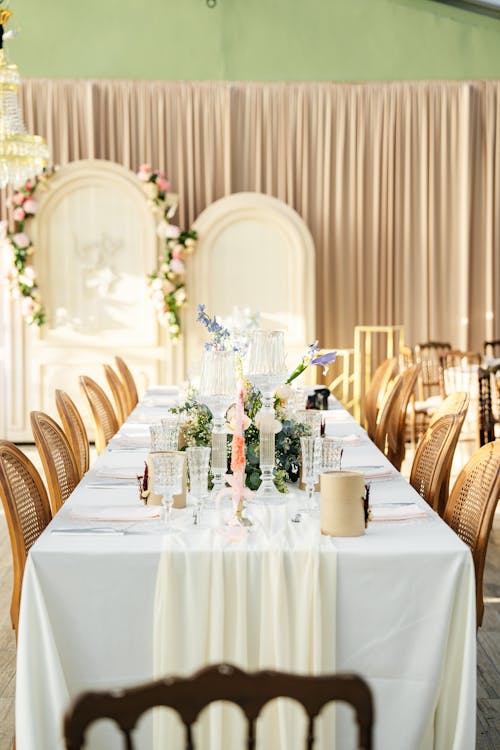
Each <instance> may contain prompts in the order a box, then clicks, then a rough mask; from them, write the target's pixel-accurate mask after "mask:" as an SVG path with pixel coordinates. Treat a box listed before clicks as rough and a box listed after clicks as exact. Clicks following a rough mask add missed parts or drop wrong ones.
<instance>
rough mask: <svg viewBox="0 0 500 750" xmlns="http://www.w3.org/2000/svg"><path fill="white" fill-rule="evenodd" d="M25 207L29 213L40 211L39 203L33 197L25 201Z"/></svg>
mask: <svg viewBox="0 0 500 750" xmlns="http://www.w3.org/2000/svg"><path fill="white" fill-rule="evenodd" d="M23 208H24V210H25V212H26V213H27V214H36V212H37V211H38V203H37V202H36V201H35V200H33V198H28V200H27V201H25V202H24V203H23Z"/></svg>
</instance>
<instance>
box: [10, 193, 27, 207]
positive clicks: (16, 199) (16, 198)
mask: <svg viewBox="0 0 500 750" xmlns="http://www.w3.org/2000/svg"><path fill="white" fill-rule="evenodd" d="M25 200H26V198H25V197H24V195H23V193H14V195H13V196H12V203H15V205H16V206H22V205H23V203H24V201H25Z"/></svg>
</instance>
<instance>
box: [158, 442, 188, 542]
mask: <svg viewBox="0 0 500 750" xmlns="http://www.w3.org/2000/svg"><path fill="white" fill-rule="evenodd" d="M185 458H186V457H185V455H184V453H169V452H159V453H153V454H152V455H151V460H152V462H153V469H154V480H153V484H154V491H155V492H156V493H157V494H158V495H161V504H162V505H163V508H164V520H165V524H166V532H167V533H171V532H172V531H174V529H172V527H171V525H170V517H171V515H172V505H173V504H174V495H178V494H179V493H180V492H181V490H182V476H183V469H184V461H185Z"/></svg>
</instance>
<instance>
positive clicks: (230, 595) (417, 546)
mask: <svg viewBox="0 0 500 750" xmlns="http://www.w3.org/2000/svg"><path fill="white" fill-rule="evenodd" d="M175 400H176V391H175V389H168V388H166V389H160V388H159V389H154V390H151V391H149V392H148V393H147V394H146V396H145V397H144V398H143V399H142V400H141V402H140V403H139V404H138V406H137V407H136V409H135V410H134V412H132V414H131V415H130V417H129V418H128V420H127V422H126V423H125V425H124V426H123V427H122V428H121V430H120V432H119V434H118V435H117V436H116V437H115V438H114V439H113V440H112V441H111V442H110V444H109V445H108V448H107V449H106V450H105V452H104V453H103V454H101V456H100V457H99V458H98V459H97V461H96V462H95V464H94V465H93V466H92V467H91V469H90V471H89V472H88V473H87V474H86V475H85V476H84V478H83V480H82V482H81V483H80V484H79V486H78V487H77V488H76V490H75V492H74V493H73V494H72V496H71V497H70V498H69V499H68V501H67V502H66V503H65V504H64V506H63V508H62V509H61V511H60V512H59V513H58V514H57V515H56V517H55V518H54V519H53V521H52V522H51V524H50V525H49V526H48V528H47V529H46V531H45V532H44V533H43V534H42V535H41V537H40V538H39V540H38V541H37V542H36V544H35V545H34V546H33V548H32V549H31V551H30V554H29V557H28V561H27V565H26V570H25V574H24V582H23V591H22V601H21V615H20V627H19V640H18V656H17V688H16V743H17V748H18V750H35V749H36V750H40V748H42V747H43V748H51V750H58V749H59V748H62V747H64V745H63V739H62V717H63V715H64V711H65V709H66V708H67V706H68V704H69V702H70V701H71V699H72V698H73V697H74V696H76V695H77V694H78V693H80V692H81V691H83V690H88V689H103V688H110V687H119V686H126V685H131V684H137V683H140V682H142V681H146V680H150V679H152V678H153V677H157V676H159V675H161V674H167V673H169V674H174V673H177V674H178V673H182V674H188V673H190V672H191V671H193V670H195V669H196V668H198V667H200V666H202V665H204V664H207V663H213V662H217V661H230V662H233V663H237V664H238V665H240V666H242V667H244V668H248V669H260V668H279V669H287V670H290V671H302V672H329V671H348V672H356V673H359V674H361V675H362V676H364V677H365V678H366V680H367V681H368V683H369V685H370V686H371V688H372V690H373V693H374V701H375V747H376V748H380V749H382V748H383V749H384V750H391V748H394V750H396V749H397V750H400V749H401V748H405V750H423V749H424V748H436V750H437V749H440V750H441V749H442V750H445V749H447V748H450V749H451V748H453V750H473V748H474V747H475V700H476V619H475V588H474V569H473V564H472V557H471V554H470V551H469V549H468V548H467V547H466V546H465V545H464V544H463V543H462V542H461V541H460V540H459V539H458V537H457V536H456V535H455V534H454V533H453V532H452V531H451V530H450V529H449V528H448V527H447V526H446V525H445V524H444V523H443V521H442V520H441V519H440V518H439V517H438V516H437V515H436V514H435V513H434V512H433V511H432V510H431V509H430V508H429V507H428V506H427V504H426V503H425V502H424V501H423V500H422V499H421V498H420V496H419V495H418V494H417V493H416V492H415V490H414V489H413V488H412V487H411V486H410V485H409V484H408V483H407V482H406V481H405V480H404V479H403V477H402V476H401V475H400V474H399V473H398V472H396V471H395V470H394V469H393V468H392V467H391V465H390V464H389V463H388V461H387V460H386V459H385V457H384V456H383V455H382V454H381V453H380V452H379V451H378V449H377V448H376V447H375V446H374V445H373V443H371V441H370V440H369V439H368V437H367V435H366V433H365V431H364V430H363V429H362V428H361V427H360V426H359V425H358V424H357V423H356V422H355V421H354V420H353V419H352V417H351V416H350V415H349V414H348V413H347V412H345V411H344V410H343V409H342V408H341V407H340V405H339V404H337V403H334V404H333V408H332V409H331V410H330V411H329V412H325V414H326V420H327V423H326V433H327V435H331V436H336V437H338V438H339V439H340V440H341V442H342V443H343V447H344V456H343V466H344V468H354V469H358V470H360V471H363V472H364V473H365V475H366V476H367V479H368V480H369V481H370V484H371V503H372V507H373V509H374V517H375V518H376V519H378V520H373V521H371V522H370V523H369V524H368V527H367V530H366V533H365V534H364V535H362V536H359V537H352V538H332V537H329V536H325V535H322V534H321V533H320V527H319V515H315V514H312V515H311V514H302V517H301V521H300V522H299V523H294V522H293V520H292V519H293V518H294V517H295V514H296V510H297V508H300V507H302V506H303V504H304V496H303V493H301V492H300V491H299V490H298V489H297V488H296V487H295V486H292V487H291V493H290V497H289V500H288V502H287V503H286V504H285V505H282V506H278V507H275V508H269V507H262V506H258V505H249V508H248V512H249V515H250V517H251V518H252V520H253V522H254V525H253V526H252V527H251V529H250V530H249V531H248V533H245V534H239V533H233V532H234V527H231V526H227V525H226V523H225V521H226V520H227V511H226V510H225V509H224V508H222V510H221V509H219V510H218V511H217V510H207V511H205V512H204V514H203V516H202V523H201V524H199V525H194V524H193V513H192V508H191V507H190V506H189V504H188V507H186V508H185V509H178V510H174V512H173V519H172V523H173V526H174V529H175V531H174V532H173V533H170V534H167V533H165V525H164V522H163V521H162V520H161V518H155V517H152V518H146V517H144V516H145V514H147V513H151V514H157V513H158V511H159V510H161V509H159V508H158V507H156V508H155V507H154V506H153V507H152V508H151V509H150V510H149V511H147V510H144V509H143V506H142V505H141V501H140V500H139V494H138V486H137V481H136V479H135V475H136V474H138V473H142V470H143V467H144V460H145V458H146V455H147V450H148V448H147V443H148V425H149V424H150V423H152V422H154V421H159V419H160V418H161V416H162V415H164V413H165V409H166V408H167V407H168V406H169V405H172V404H173V403H175ZM148 507H149V506H148ZM225 513H226V515H224V514H225ZM412 513H413V515H412ZM295 713H296V712H295ZM299 720H300V719H299ZM296 721H297V719H296V718H294V719H293V721H292V719H291V718H290V712H289V709H288V707H286V708H279V709H276V712H275V713H274V714H270V715H269V717H267V720H266V722H265V725H264V728H263V729H262V731H263V732H264V733H265V735H266V737H267V738H269V739H268V743H267V744H266V745H265V746H267V747H272V748H273V750H276V749H277V748H280V747H281V748H283V750H284V749H285V748H286V750H290V749H291V748H293V747H295V746H296V745H295V743H296V741H297V736H296V735H297V730H296V724H295V723H294V722H296ZM172 731H174V732H175V731H179V730H172V729H171V726H170V724H169V723H168V722H167V723H166V724H165V723H164V722H162V721H158V720H157V719H146V720H145V721H143V722H141V725H140V727H139V729H138V733H137V737H138V741H139V742H138V747H139V748H141V749H145V748H150V747H153V746H157V747H159V746H160V745H159V744H158V743H159V742H160V741H161V740H162V738H164V736H165V732H166V733H167V734H168V733H171V732H172ZM200 731H201V732H202V735H203V739H204V740H205V744H204V745H202V746H203V747H210V748H214V749H215V748H219V747H229V746H233V745H232V744H231V745H229V744H228V741H229V738H230V740H231V743H232V742H233V739H234V737H235V732H236V733H237V732H238V731H239V729H238V720H237V718H236V717H235V715H234V713H231V712H229V713H228V712H227V711H226V712H225V713H224V712H222V713H221V712H219V713H216V712H212V715H211V716H210V717H209V718H207V720H206V721H205V722H203V726H202V729H201V730H200ZM299 734H300V733H299ZM334 735H335V736H336V743H335V742H334V741H333V737H334ZM179 736H180V735H179ZM89 739H90V743H89V745H88V747H90V748H93V749H95V750H97V749H100V748H102V749H103V748H107V750H110V749H112V748H115V747H120V744H119V741H118V738H117V736H116V732H115V730H114V728H113V727H112V726H110V724H109V723H108V722H104V723H100V724H98V725H96V726H95V728H93V729H92V730H91V733H90V734H89ZM174 746H176V745H174ZM335 746H336V747H337V748H338V749H340V748H342V750H343V749H344V748H348V747H351V746H352V747H354V728H353V722H352V717H351V715H350V712H349V710H348V709H347V708H343V707H342V708H339V709H338V710H337V711H336V712H330V713H329V715H328V718H327V720H325V722H324V723H323V726H322V728H321V731H320V744H319V747H321V748H333V747H335Z"/></svg>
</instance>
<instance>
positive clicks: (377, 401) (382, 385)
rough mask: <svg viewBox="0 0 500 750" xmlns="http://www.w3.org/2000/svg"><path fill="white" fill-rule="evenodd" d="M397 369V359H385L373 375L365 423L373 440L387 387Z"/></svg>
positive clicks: (368, 394)
mask: <svg viewBox="0 0 500 750" xmlns="http://www.w3.org/2000/svg"><path fill="white" fill-rule="evenodd" d="M395 369H396V358H395V357H391V358H390V359H385V360H384V361H383V362H382V363H381V364H380V365H379V366H378V367H377V369H376V370H375V372H374V373H373V376H372V379H371V380H370V384H369V386H368V388H367V390H366V393H365V421H366V431H367V432H368V435H369V437H370V439H371V440H373V439H374V438H375V432H376V430H377V414H378V411H379V409H380V406H381V404H382V401H383V400H384V396H385V393H386V391H387V386H388V385H389V382H390V380H391V378H392V376H393V375H394V371H395Z"/></svg>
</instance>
